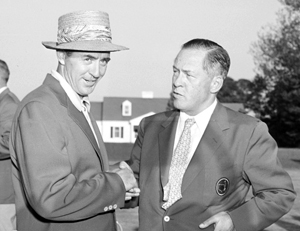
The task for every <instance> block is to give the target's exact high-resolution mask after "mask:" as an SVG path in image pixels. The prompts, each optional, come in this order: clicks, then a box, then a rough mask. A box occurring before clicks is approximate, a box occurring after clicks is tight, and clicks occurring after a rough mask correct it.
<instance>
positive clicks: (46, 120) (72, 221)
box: [10, 11, 137, 231]
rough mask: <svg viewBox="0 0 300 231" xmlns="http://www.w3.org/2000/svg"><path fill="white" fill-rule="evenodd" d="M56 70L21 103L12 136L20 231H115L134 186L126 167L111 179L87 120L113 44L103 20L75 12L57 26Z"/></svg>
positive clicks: (99, 142) (94, 131)
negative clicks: (118, 211)
mask: <svg viewBox="0 0 300 231" xmlns="http://www.w3.org/2000/svg"><path fill="white" fill-rule="evenodd" d="M43 45H44V46H45V47H46V48H49V49H55V50H56V52H57V59H58V67H57V70H56V71H54V70H53V71H51V74H48V75H47V76H46V79H45V80H44V82H43V84H42V85H41V86H40V87H38V88H37V89H35V90H34V91H32V92H31V93H29V94H28V95H27V96H26V97H25V98H24V100H22V102H21V104H20V106H19V108H18V110H17V113H16V117H15V120H14V121H13V125H12V132H11V143H10V145H11V156H12V163H13V183H14V188H15V192H16V208H17V229H18V230H19V231H22V230H24V231H29V230H30V231H35V230H36V231H50V230H51V231H58V230H64V231H67V230H70V231H76V230H89V231H93V230H94V231H96V230H97V231H101V230H103V231H108V230H117V226H116V218H115V209H116V208H119V207H122V206H123V205H124V201H125V197H129V198H130V196H131V195H133V194H131V193H129V192H128V193H127V194H126V191H128V190H130V189H132V188H134V187H136V186H137V183H136V180H135V178H134V176H133V173H132V171H131V170H130V169H129V168H128V167H127V166H125V167H124V168H120V169H118V170H116V171H115V172H109V166H108V157H107V153H106V149H105V146H104V143H103V140H102V137H101V134H100V131H99V129H98V126H97V124H96V121H95V120H94V118H93V117H92V116H91V115H90V113H89V108H90V103H89V100H88V95H89V94H91V93H92V92H93V91H94V89H95V87H96V85H97V83H98V82H99V81H100V79H101V78H102V77H103V76H104V74H105V72H106V69H107V65H108V62H109V61H110V52H114V51H119V50H124V49H126V48H125V47H122V46H119V45H115V44H113V43H111V31H110V25H109V18H108V14H107V13H105V12H101V11H80V12H73V13H69V14H66V15H63V16H61V17H60V18H59V21H58V33H57V42H43Z"/></svg>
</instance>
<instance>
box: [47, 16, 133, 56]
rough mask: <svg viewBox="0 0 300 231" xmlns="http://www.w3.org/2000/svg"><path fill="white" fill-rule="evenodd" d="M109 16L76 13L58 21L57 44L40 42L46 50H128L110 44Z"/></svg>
mask: <svg viewBox="0 0 300 231" xmlns="http://www.w3.org/2000/svg"><path fill="white" fill-rule="evenodd" d="M111 39H112V37H111V30H110V25H109V16H108V14H107V13H105V12H101V11H78V12H72V13H69V14H65V15H62V16H61V17H60V18H59V19H58V31H57V42H42V44H43V45H44V46H45V47H46V48H48V49H55V50H75V51H103V52H113V51H120V50H127V49H128V48H126V47H123V46H119V45H116V44H113V43H111Z"/></svg>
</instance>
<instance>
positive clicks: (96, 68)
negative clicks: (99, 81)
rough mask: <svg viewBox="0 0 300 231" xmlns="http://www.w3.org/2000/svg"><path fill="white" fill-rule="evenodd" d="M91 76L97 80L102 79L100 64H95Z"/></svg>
mask: <svg viewBox="0 0 300 231" xmlns="http://www.w3.org/2000/svg"><path fill="white" fill-rule="evenodd" d="M90 74H91V75H92V76H93V77H95V78H99V77H100V63H99V62H94V63H93V65H92V66H91V69H90Z"/></svg>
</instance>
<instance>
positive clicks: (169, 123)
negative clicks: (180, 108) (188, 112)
mask: <svg viewBox="0 0 300 231" xmlns="http://www.w3.org/2000/svg"><path fill="white" fill-rule="evenodd" d="M178 118H179V113H178V112H177V113H176V112H175V113H173V114H172V115H171V116H170V117H169V118H168V119H167V120H166V121H165V122H164V123H163V124H162V128H163V130H162V131H161V132H160V133H159V163H160V177H161V184H162V187H163V186H165V185H166V184H167V183H168V179H169V169H170V165H171V160H172V155H173V147H174V139H175V133H176V127H177V123H178Z"/></svg>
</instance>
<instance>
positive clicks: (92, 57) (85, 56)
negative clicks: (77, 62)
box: [84, 54, 97, 59]
mask: <svg viewBox="0 0 300 231" xmlns="http://www.w3.org/2000/svg"><path fill="white" fill-rule="evenodd" d="M84 58H90V59H97V57H95V56H93V55H89V54H86V55H84Z"/></svg>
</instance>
